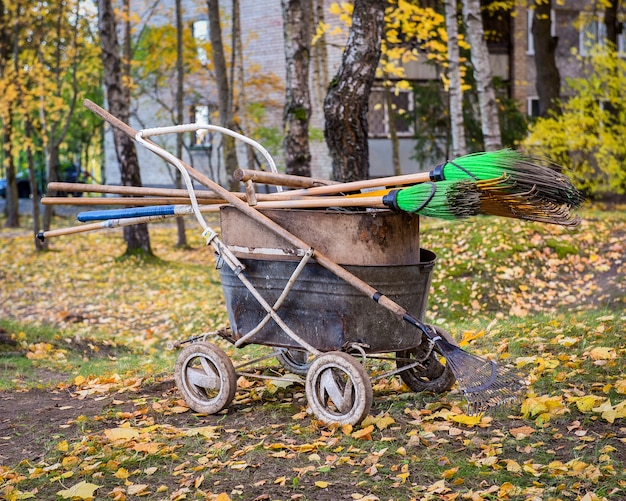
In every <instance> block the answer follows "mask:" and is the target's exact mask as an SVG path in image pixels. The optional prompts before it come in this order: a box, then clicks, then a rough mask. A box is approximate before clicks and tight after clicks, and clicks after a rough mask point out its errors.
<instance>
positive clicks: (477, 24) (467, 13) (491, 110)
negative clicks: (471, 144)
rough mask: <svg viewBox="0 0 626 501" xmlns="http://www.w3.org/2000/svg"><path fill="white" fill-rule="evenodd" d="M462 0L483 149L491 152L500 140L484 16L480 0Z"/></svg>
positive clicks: (499, 146) (499, 144)
mask: <svg viewBox="0 0 626 501" xmlns="http://www.w3.org/2000/svg"><path fill="white" fill-rule="evenodd" d="M462 2H463V17H464V20H465V25H466V26H467V33H468V38H469V43H470V46H471V59H472V66H473V67H474V76H475V78H476V91H477V94H478V108H479V112H480V123H481V130H482V133H483V141H484V143H485V150H487V151H494V150H498V149H500V148H502V139H501V136H500V120H499V118H498V103H497V101H496V91H495V88H494V85H493V74H492V71H491V63H490V61H489V51H488V50H487V42H486V41H485V31H484V29H483V19H482V15H481V12H480V0H462Z"/></svg>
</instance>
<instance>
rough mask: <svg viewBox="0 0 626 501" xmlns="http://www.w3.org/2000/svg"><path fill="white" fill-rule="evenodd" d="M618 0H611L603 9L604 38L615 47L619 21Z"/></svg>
mask: <svg viewBox="0 0 626 501" xmlns="http://www.w3.org/2000/svg"><path fill="white" fill-rule="evenodd" d="M619 4H620V0H611V2H610V3H609V4H608V5H607V6H606V7H605V9H604V25H605V26H606V40H607V42H609V43H610V44H611V45H612V46H613V47H617V36H618V34H619V28H620V27H621V23H619V22H618V19H617V13H618V12H619Z"/></svg>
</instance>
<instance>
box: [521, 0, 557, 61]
mask: <svg viewBox="0 0 626 501" xmlns="http://www.w3.org/2000/svg"><path fill="white" fill-rule="evenodd" d="M526 12H527V16H528V17H527V21H526V23H527V26H528V32H527V33H528V37H527V40H526V47H528V50H527V51H526V54H528V55H529V56H533V55H535V39H534V38H533V19H534V17H535V9H528V10H527V11H526ZM550 36H553V37H555V36H556V13H555V11H554V9H551V10H550Z"/></svg>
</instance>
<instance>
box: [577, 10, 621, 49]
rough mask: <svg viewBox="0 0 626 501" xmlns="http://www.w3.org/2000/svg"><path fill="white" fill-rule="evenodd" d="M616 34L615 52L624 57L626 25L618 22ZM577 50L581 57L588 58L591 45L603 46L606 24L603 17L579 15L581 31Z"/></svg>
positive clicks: (586, 14)
mask: <svg viewBox="0 0 626 501" xmlns="http://www.w3.org/2000/svg"><path fill="white" fill-rule="evenodd" d="M619 24H620V29H618V34H617V51H618V54H619V55H620V57H626V32H625V29H626V26H625V25H626V23H624V22H623V21H620V23H619ZM579 40H580V42H579V50H580V53H581V55H583V56H588V55H589V52H590V49H591V47H592V46H593V45H595V44H598V45H600V47H602V46H604V43H605V40H606V24H605V23H604V15H603V14H599V15H593V14H589V13H581V29H580V36H579Z"/></svg>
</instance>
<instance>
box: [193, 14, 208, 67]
mask: <svg viewBox="0 0 626 501" xmlns="http://www.w3.org/2000/svg"><path fill="white" fill-rule="evenodd" d="M191 31H192V33H193V39H194V40H195V41H196V47H197V51H198V60H199V61H200V62H201V63H202V64H207V63H208V61H209V59H208V56H207V52H206V44H207V43H208V41H209V21H207V20H206V19H203V20H200V21H195V22H194V23H193V24H192V26H191Z"/></svg>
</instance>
